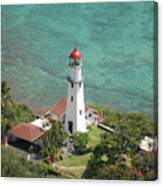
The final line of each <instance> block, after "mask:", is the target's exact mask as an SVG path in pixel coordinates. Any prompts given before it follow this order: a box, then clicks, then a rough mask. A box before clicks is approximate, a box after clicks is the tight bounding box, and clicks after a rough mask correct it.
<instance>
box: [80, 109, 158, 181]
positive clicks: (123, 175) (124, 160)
mask: <svg viewBox="0 0 163 186" xmlns="http://www.w3.org/2000/svg"><path fill="white" fill-rule="evenodd" d="M103 113H105V114H107V116H105V117H104V118H107V117H109V115H110V112H103ZM111 115H114V114H111ZM116 116H117V114H116ZM112 122H113V123H115V125H114V126H115V128H114V129H115V130H114V133H104V134H103V135H101V142H100V144H99V145H97V146H96V147H95V149H94V151H93V154H92V156H91V158H90V160H89V162H88V164H87V168H86V170H85V172H84V174H83V178H89V179H91V178H92V179H127V180H155V179H156V178H157V166H156V165H157V153H156V152H152V153H148V152H143V151H141V150H140V149H139V143H140V142H141V140H142V139H143V138H144V136H149V137H151V138H154V136H155V134H156V131H155V127H154V123H153V122H152V121H150V120H149V118H148V117H147V116H146V114H144V113H134V112H132V113H124V114H123V115H121V116H120V117H119V119H117V117H112ZM109 125H110V124H109Z"/></svg>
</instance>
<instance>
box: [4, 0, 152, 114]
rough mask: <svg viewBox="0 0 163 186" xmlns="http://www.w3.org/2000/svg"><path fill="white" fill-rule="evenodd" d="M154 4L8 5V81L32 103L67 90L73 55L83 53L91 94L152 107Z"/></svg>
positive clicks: (45, 103)
mask: <svg viewBox="0 0 163 186" xmlns="http://www.w3.org/2000/svg"><path fill="white" fill-rule="evenodd" d="M153 38H154V37H153V3H152V2H135V3H95V4H58V5H55V4H53V5H52V4H51V5H15V6H2V80H7V81H8V82H9V85H10V86H11V87H12V89H13V92H14V96H15V99H16V100H17V101H19V102H23V103H26V104H28V105H30V107H31V108H33V109H35V108H39V107H50V106H52V105H53V104H54V103H55V102H56V100H57V99H58V98H59V97H60V96H62V95H67V82H66V75H67V72H68V66H67V63H68V55H69V53H70V51H71V50H72V49H73V48H74V47H76V46H77V47H78V48H79V50H80V51H81V53H82V55H83V64H84V65H83V73H84V77H85V100H86V102H87V103H97V104H104V105H109V106H112V107H113V108H114V109H116V110H120V111H144V112H146V113H148V114H149V115H152V112H153V94H154V92H153V84H154V76H153V44H154V41H153Z"/></svg>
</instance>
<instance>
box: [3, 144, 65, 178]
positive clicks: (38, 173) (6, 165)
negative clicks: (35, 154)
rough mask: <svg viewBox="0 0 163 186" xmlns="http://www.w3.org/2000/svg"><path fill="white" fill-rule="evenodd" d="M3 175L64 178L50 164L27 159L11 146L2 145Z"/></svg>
mask: <svg viewBox="0 0 163 186" xmlns="http://www.w3.org/2000/svg"><path fill="white" fill-rule="evenodd" d="M1 166H2V172H1V176H2V177H29V178H63V177H62V176H61V175H60V174H58V173H57V172H55V171H54V170H53V168H52V167H51V166H50V165H47V164H45V163H42V162H39V163H36V162H31V161H27V160H26V159H25V158H23V157H22V156H21V154H18V153H17V152H16V151H14V150H13V149H11V148H10V147H4V146H3V145H2V146H1Z"/></svg>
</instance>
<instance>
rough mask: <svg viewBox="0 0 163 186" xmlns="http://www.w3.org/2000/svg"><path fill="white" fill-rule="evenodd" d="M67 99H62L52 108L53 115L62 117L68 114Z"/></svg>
mask: <svg viewBox="0 0 163 186" xmlns="http://www.w3.org/2000/svg"><path fill="white" fill-rule="evenodd" d="M66 103H67V98H66V97H61V98H60V99H59V101H58V102H57V103H56V104H55V105H54V106H53V107H52V108H51V113H52V114H55V115H57V116H61V115H63V114H64V113H65V112H66Z"/></svg>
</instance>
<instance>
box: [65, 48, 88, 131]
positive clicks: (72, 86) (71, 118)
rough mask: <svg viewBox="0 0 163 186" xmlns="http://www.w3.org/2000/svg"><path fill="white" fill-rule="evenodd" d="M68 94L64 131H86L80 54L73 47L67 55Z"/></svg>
mask: <svg viewBox="0 0 163 186" xmlns="http://www.w3.org/2000/svg"><path fill="white" fill-rule="evenodd" d="M69 59H70V61H69V69H70V71H69V75H68V76H67V80H68V96H67V106H66V118H65V131H66V132H68V133H69V134H73V133H75V132H86V131H87V129H86V121H85V104H84V84H83V76H82V61H81V54H80V52H79V51H78V49H77V48H75V49H74V50H73V51H72V52H71V53H70V55H69Z"/></svg>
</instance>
